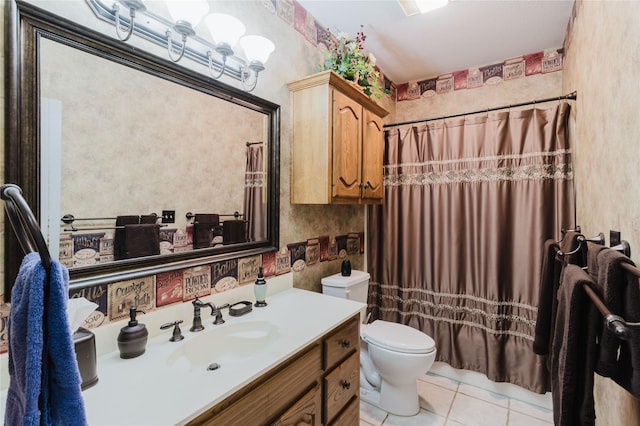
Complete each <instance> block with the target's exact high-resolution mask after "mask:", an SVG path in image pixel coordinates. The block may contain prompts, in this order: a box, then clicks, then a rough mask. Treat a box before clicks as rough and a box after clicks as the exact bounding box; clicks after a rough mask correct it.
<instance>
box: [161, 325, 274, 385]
mask: <svg viewBox="0 0 640 426" xmlns="http://www.w3.org/2000/svg"><path fill="white" fill-rule="evenodd" d="M214 327H218V328H214V329H210V330H205V331H201V332H200V334H198V335H197V336H195V337H193V338H191V339H189V340H186V341H183V342H179V343H176V345H177V348H176V349H175V350H174V351H173V352H171V354H170V355H169V357H168V359H167V364H168V366H169V367H170V368H174V369H177V370H179V371H183V372H194V371H195V372H198V371H202V372H206V371H208V369H209V370H215V369H217V368H218V367H222V368H224V367H225V366H229V365H236V364H239V363H242V362H243V361H246V360H247V358H250V357H253V356H260V354H261V353H262V352H264V351H265V350H267V349H269V348H270V347H271V346H272V345H273V343H274V342H275V341H276V340H277V339H278V336H279V332H278V327H277V326H275V325H274V324H272V323H269V322H267V321H248V322H242V323H237V324H229V325H222V326H214ZM216 365H217V367H216Z"/></svg>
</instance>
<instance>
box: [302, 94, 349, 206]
mask: <svg viewBox="0 0 640 426" xmlns="http://www.w3.org/2000/svg"><path fill="white" fill-rule="evenodd" d="M333 102H334V104H333V182H332V186H333V193H332V195H333V197H334V198H354V199H358V198H360V183H361V179H360V176H361V168H362V152H361V141H362V107H361V106H360V104H359V103H357V102H356V101H354V100H353V99H351V98H349V97H347V96H345V95H343V94H342V93H340V92H338V91H337V90H334V91H333ZM311 161H314V160H313V159H311Z"/></svg>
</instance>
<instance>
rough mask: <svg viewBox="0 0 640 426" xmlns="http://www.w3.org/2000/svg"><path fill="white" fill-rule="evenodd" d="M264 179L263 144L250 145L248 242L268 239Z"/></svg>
mask: <svg viewBox="0 0 640 426" xmlns="http://www.w3.org/2000/svg"><path fill="white" fill-rule="evenodd" d="M264 178H265V174H264V158H263V144H262V143H258V144H253V145H249V146H247V168H246V172H245V179H244V219H245V220H246V221H247V241H262V240H266V239H267V236H266V225H267V209H266V205H265V203H264V199H265V197H264V194H263V192H264V190H265V188H264Z"/></svg>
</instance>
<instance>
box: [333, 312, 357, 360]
mask: <svg viewBox="0 0 640 426" xmlns="http://www.w3.org/2000/svg"><path fill="white" fill-rule="evenodd" d="M359 319H360V315H357V316H355V317H353V318H352V319H350V320H349V322H348V323H346V324H345V325H343V326H342V327H340V328H339V329H338V330H336V331H335V332H333V333H332V334H331V335H330V336H328V337H327V338H325V339H324V369H325V371H329V370H331V369H332V368H333V367H334V366H335V365H337V364H338V363H339V362H340V361H342V360H343V359H345V358H346V357H347V356H349V355H350V354H351V353H352V352H354V351H357V350H358V349H359V348H360V323H359V322H358V321H359Z"/></svg>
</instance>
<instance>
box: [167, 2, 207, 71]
mask: <svg viewBox="0 0 640 426" xmlns="http://www.w3.org/2000/svg"><path fill="white" fill-rule="evenodd" d="M165 3H166V4H167V9H168V10H169V15H171V18H172V19H173V22H174V24H173V30H174V31H175V32H177V33H178V34H180V35H181V36H182V48H181V49H180V52H179V54H178V56H175V57H174V56H173V41H172V40H171V30H172V29H171V28H168V29H167V33H166V34H167V52H168V53H169V59H171V60H172V61H173V62H178V61H179V60H180V59H182V57H183V56H184V52H185V49H186V48H187V37H190V36H193V35H195V34H196V31H195V30H194V27H195V26H197V25H198V24H199V23H200V21H201V20H202V17H203V16H204V15H206V14H207V12H209V3H207V1H206V0H166V1H165Z"/></svg>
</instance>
